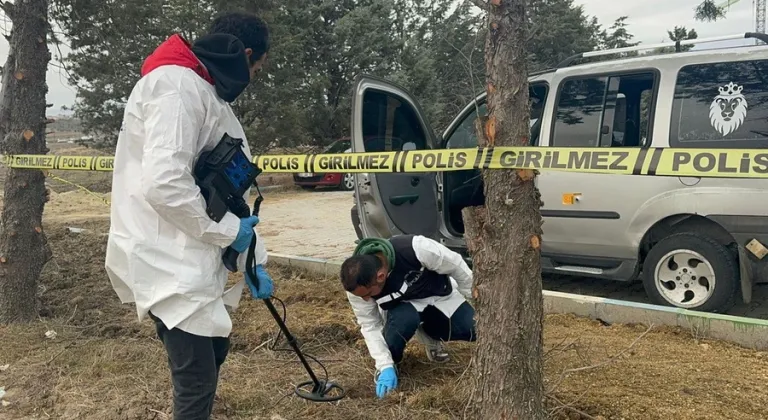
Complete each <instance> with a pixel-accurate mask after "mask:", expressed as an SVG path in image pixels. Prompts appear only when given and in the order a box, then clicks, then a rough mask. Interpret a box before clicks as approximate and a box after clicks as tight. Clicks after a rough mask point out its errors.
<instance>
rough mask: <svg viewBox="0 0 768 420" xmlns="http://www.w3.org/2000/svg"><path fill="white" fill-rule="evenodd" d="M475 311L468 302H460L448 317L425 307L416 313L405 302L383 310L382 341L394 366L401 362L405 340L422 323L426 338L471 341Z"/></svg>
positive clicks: (474, 337) (433, 308)
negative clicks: (385, 311)
mask: <svg viewBox="0 0 768 420" xmlns="http://www.w3.org/2000/svg"><path fill="white" fill-rule="evenodd" d="M474 318H475V309H474V308H473V307H472V305H470V304H469V302H464V303H462V304H461V306H459V308H458V309H457V310H456V312H454V313H453V315H452V316H451V317H450V318H448V317H446V316H445V314H443V313H442V312H440V310H439V309H437V308H436V307H434V306H427V307H426V308H425V309H424V311H423V312H421V313H419V312H417V311H416V308H414V307H413V305H411V304H410V303H408V302H402V303H400V304H398V305H397V306H395V307H393V308H392V309H390V310H388V311H387V321H386V324H385V325H384V340H385V341H386V342H387V346H388V347H389V352H390V353H391V354H392V359H393V361H394V362H395V364H399V363H400V362H401V361H402V360H403V353H404V352H405V346H406V344H407V343H408V341H409V340H410V339H411V338H413V336H414V335H415V334H416V330H417V329H418V328H419V325H420V324H421V323H423V324H424V325H423V328H424V332H425V333H427V335H429V336H430V337H432V338H434V339H437V340H442V341H475V339H476V332H475V319H474Z"/></svg>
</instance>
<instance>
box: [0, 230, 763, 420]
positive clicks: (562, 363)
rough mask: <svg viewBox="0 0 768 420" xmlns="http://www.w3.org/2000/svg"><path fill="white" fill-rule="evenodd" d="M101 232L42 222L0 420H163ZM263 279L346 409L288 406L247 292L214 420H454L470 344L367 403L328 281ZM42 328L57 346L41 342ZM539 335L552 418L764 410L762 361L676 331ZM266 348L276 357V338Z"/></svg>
mask: <svg viewBox="0 0 768 420" xmlns="http://www.w3.org/2000/svg"><path fill="white" fill-rule="evenodd" d="M107 223H108V222H107V221H106V220H93V221H90V222H83V221H81V222H80V223H79V224H78V226H79V227H83V228H86V229H88V230H87V231H86V232H84V233H80V234H73V233H68V231H67V230H66V229H65V228H64V226H62V225H61V224H59V223H58V222H55V221H48V222H47V226H46V229H47V234H48V237H49V240H50V241H51V244H52V246H53V247H54V251H55V255H56V259H55V262H52V263H51V264H50V265H49V266H48V267H47V268H46V271H45V273H44V275H43V287H42V288H41V297H42V302H43V307H42V308H41V319H40V320H39V322H36V323H35V324H33V325H30V326H23V327H21V326H15V327H0V342H2V343H3V346H2V352H0V366H3V365H5V364H8V365H9V367H8V369H7V370H4V371H2V372H0V386H4V387H5V389H6V391H7V394H6V396H5V398H4V400H5V401H7V402H8V403H9V405H8V406H7V407H2V406H0V418H3V419H9V420H10V419H43V418H57V419H89V418H94V419H167V418H170V401H171V388H170V381H169V378H168V369H167V367H166V366H167V365H166V362H165V354H164V352H163V349H162V347H161V345H160V343H159V342H158V341H157V339H156V338H155V335H154V330H153V328H152V325H151V324H150V323H149V322H148V321H147V322H144V323H138V322H137V321H136V319H135V313H134V312H133V309H132V306H128V305H121V304H120V303H119V301H118V300H117V298H116V296H115V294H114V292H113V291H112V289H111V287H110V285H109V281H108V279H107V277H106V275H105V273H104V269H103V261H104V249H105V240H106V237H105V236H104V232H106V228H107ZM269 269H270V271H271V272H272V273H273V276H274V277H275V279H276V282H277V292H276V294H277V295H278V296H279V297H281V298H282V299H283V300H284V301H285V303H286V305H287V307H288V321H287V322H288V326H289V328H291V330H292V332H293V333H294V334H295V335H296V336H297V337H298V338H299V339H300V340H301V342H302V345H303V349H304V350H305V351H306V352H308V353H309V354H312V355H313V356H315V357H317V358H319V359H320V360H321V361H322V362H323V363H324V364H325V365H326V367H327V369H328V372H329V375H330V377H331V379H332V380H335V381H338V382H339V383H341V384H342V385H343V386H345V387H346V388H347V390H348V393H349V395H348V398H346V399H344V400H342V401H340V402H338V403H333V404H314V403H308V402H305V401H303V400H300V399H298V398H297V397H295V396H291V395H289V393H290V392H291V390H292V386H293V385H294V384H296V383H298V382H302V381H305V380H307V377H306V374H305V372H304V371H303V369H302V368H301V365H300V364H299V363H298V361H297V359H296V358H295V356H294V355H293V354H292V353H290V352H286V351H273V350H271V347H272V346H273V344H274V343H273V342H272V341H271V340H272V339H273V338H274V337H275V333H276V331H277V327H276V325H275V324H274V321H273V320H272V318H271V317H270V316H269V313H268V312H267V310H266V309H265V308H264V305H263V304H262V303H261V302H256V301H252V300H250V299H249V296H248V294H247V292H246V296H244V300H243V305H242V306H241V307H240V309H239V310H238V311H237V312H235V314H234V316H233V318H234V325H235V330H234V333H233V336H232V350H231V352H230V357H229V358H228V361H227V362H226V364H225V367H224V368H223V370H222V378H221V382H220V388H219V397H218V398H217V402H216V408H215V418H216V419H232V420H239V419H256V418H263V419H270V418H273V416H280V417H282V418H283V419H318V418H335V419H339V420H348V419H366V420H370V419H414V420H419V419H425V420H426V419H429V420H438V419H458V418H465V417H464V414H465V413H464V412H465V407H466V401H467V396H468V393H469V387H468V385H469V379H470V378H469V373H468V372H467V366H468V363H469V361H470V358H471V355H472V348H473V345H470V344H463V343H454V344H451V345H450V347H449V348H450V351H451V352H452V355H453V358H452V361H451V362H449V363H448V364H446V365H432V364H430V363H429V362H428V361H427V360H426V356H425V355H424V353H423V349H422V347H421V346H420V345H419V344H418V343H413V344H409V349H408V352H407V362H406V363H405V365H404V366H403V369H402V373H401V378H400V383H401V386H400V392H399V393H398V394H397V395H393V396H391V397H390V398H388V399H386V400H384V401H378V400H376V399H375V396H374V385H373V382H372V372H373V371H372V369H373V366H372V361H371V360H370V358H369V357H368V354H367V350H366V348H365V345H364V343H363V341H362V339H361V337H360V335H359V332H358V330H357V328H356V325H355V322H354V318H353V315H352V313H351V311H350V309H349V306H348V304H347V302H346V300H345V298H344V295H343V293H342V292H341V291H340V288H339V287H338V285H337V283H336V280H334V279H322V278H316V277H312V276H309V275H307V274H305V273H301V272H292V271H287V270H285V269H281V268H279V267H275V266H270V267H269ZM278 308H280V307H279V304H278ZM49 330H53V331H56V333H57V335H56V337H55V338H53V339H48V338H45V333H46V331H49ZM500 333H503V332H500ZM544 338H545V344H546V351H547V355H546V359H545V367H546V379H547V386H548V387H549V388H553V387H554V388H555V389H554V390H553V391H552V392H551V394H550V395H551V398H550V399H548V408H549V410H550V412H551V414H552V416H553V417H554V418H563V419H565V418H568V419H578V418H603V419H667V418H676V419H718V420H719V419H753V418H760V417H761V416H763V415H764V414H765V407H766V406H768V394H766V393H765V392H764V389H763V388H764V387H763V385H762V384H764V383H765V381H766V380H768V358H767V357H766V355H765V353H760V352H755V351H750V350H746V349H742V348H739V347H736V346H733V345H729V344H725V343H722V342H701V341H696V340H694V339H693V337H691V335H690V333H689V332H686V331H681V330H678V329H669V328H653V329H651V330H650V331H648V327H647V326H644V325H612V326H605V325H603V324H601V323H600V322H594V321H590V320H585V319H579V318H576V317H573V316H549V317H547V318H546V323H545V337H544ZM277 345H278V346H279V347H283V348H287V343H285V342H284V341H282V342H280V343H277ZM315 366H316V365H315ZM585 367H588V368H585ZM316 371H317V372H318V373H319V374H320V375H322V369H320V368H319V367H318V368H317V369H316ZM564 372H565V374H564ZM579 412H581V413H583V414H578V413H579ZM466 415H467V416H466V418H472V413H466ZM274 418H279V417H274Z"/></svg>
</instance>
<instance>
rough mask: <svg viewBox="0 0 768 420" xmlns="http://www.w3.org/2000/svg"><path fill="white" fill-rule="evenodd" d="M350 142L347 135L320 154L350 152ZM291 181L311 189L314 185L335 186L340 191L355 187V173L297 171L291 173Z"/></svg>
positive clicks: (350, 189)
mask: <svg viewBox="0 0 768 420" xmlns="http://www.w3.org/2000/svg"><path fill="white" fill-rule="evenodd" d="M351 151H352V142H351V140H350V139H349V138H348V137H345V138H341V139H339V140H336V141H335V142H333V143H331V144H330V146H328V147H326V148H325V149H323V151H322V152H320V153H321V154H331V153H350V152H351ZM293 183H294V184H295V185H298V186H300V187H301V188H304V189H307V190H311V189H314V188H315V187H328V188H336V189H339V190H341V191H352V190H353V189H355V175H354V174H351V173H349V174H345V173H335V172H334V173H306V172H303V173H298V174H293Z"/></svg>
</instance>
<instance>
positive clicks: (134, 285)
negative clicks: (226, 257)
mask: <svg viewBox="0 0 768 420" xmlns="http://www.w3.org/2000/svg"><path fill="white" fill-rule="evenodd" d="M187 59H188V57H187ZM224 133H228V134H229V135H230V136H232V137H235V138H242V139H243V140H244V141H245V140H246V138H245V133H244V132H243V128H242V126H241V125H240V122H239V121H238V120H237V118H236V117H235V115H234V113H233V112H232V109H231V108H230V105H229V104H228V103H227V102H225V101H223V100H222V99H220V98H219V97H218V96H217V94H216V90H215V87H214V86H213V85H212V84H210V83H208V82H206V81H205V80H204V79H203V78H202V77H200V75H199V74H197V73H196V72H195V71H194V70H192V69H190V68H187V67H184V66H179V65H164V66H162V67H158V68H157V69H155V70H153V71H151V72H149V73H148V74H147V75H145V76H144V77H143V78H142V79H141V80H140V81H139V82H138V83H137V85H136V86H135V88H134V90H133V92H132V93H131V96H130V97H129V98H128V101H127V104H126V108H125V117H124V120H123V126H122V127H121V130H120V135H119V138H118V142H117V151H116V153H115V167H114V173H113V182H112V206H111V226H110V231H109V241H108V244H107V254H106V264H105V266H106V269H107V273H108V275H109V279H110V281H111V283H112V286H113V287H114V289H115V291H116V292H117V295H118V296H119V298H120V300H121V301H122V302H123V303H128V302H135V303H136V310H137V312H138V317H139V321H141V320H143V319H144V318H145V317H146V316H147V312H148V311H150V310H151V311H152V313H153V314H154V315H155V316H157V317H158V318H160V319H161V320H162V321H163V323H164V324H165V325H166V326H167V327H168V329H172V328H174V327H176V328H179V329H181V330H183V331H186V332H188V333H191V334H196V335H201V336H206V337H225V336H228V335H229V334H230V332H231V330H232V321H231V319H230V317H229V313H228V311H227V308H226V307H225V305H226V306H228V307H230V308H232V309H235V308H237V306H238V303H239V299H240V296H241V295H242V290H243V286H244V284H245V283H244V281H243V280H241V281H240V282H238V283H237V284H236V285H235V286H234V287H232V288H230V289H228V290H225V286H226V282H227V276H228V271H227V269H226V268H225V267H224V265H223V263H222V258H221V257H222V255H223V252H224V249H225V248H226V247H227V246H229V245H230V244H231V243H232V242H233V241H234V240H235V238H236V237H237V233H238V230H239V227H240V219H239V218H238V217H237V216H235V215H234V214H232V213H227V215H226V216H225V217H224V218H223V219H222V220H221V221H220V222H219V223H216V222H214V221H213V220H211V219H210V218H209V217H208V215H207V214H206V211H205V208H206V206H205V200H204V199H203V197H202V195H201V193H200V189H199V188H198V187H197V185H196V184H195V181H194V179H193V177H192V171H193V168H194V164H195V163H196V161H197V158H198V157H199V156H200V154H201V153H202V152H203V151H206V150H210V149H213V147H214V146H215V145H216V144H217V143H218V142H219V141H220V139H221V137H222V136H223V135H224ZM244 151H245V154H246V155H247V156H248V157H249V158H250V157H251V155H250V149H249V148H248V143H247V141H245V148H244ZM249 192H250V191H249ZM249 192H248V193H246V196H245V197H246V200H247V201H248V204H249V206H252V205H253V203H252V200H249V199H248V197H249ZM254 231H255V229H254ZM254 234H256V233H254ZM256 235H257V234H256ZM257 239H258V246H257V248H256V260H255V264H265V263H266V261H267V252H266V248H265V247H264V242H263V241H262V239H261V238H260V237H258V235H257ZM245 257H246V253H243V254H241V255H240V258H239V260H238V265H239V273H238V274H237V275H238V276H242V273H244V269H245Z"/></svg>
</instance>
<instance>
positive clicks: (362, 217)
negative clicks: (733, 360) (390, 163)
mask: <svg viewBox="0 0 768 420" xmlns="http://www.w3.org/2000/svg"><path fill="white" fill-rule="evenodd" d="M735 38H758V39H761V40H762V41H764V42H768V37H766V35H764V34H743V35H739V36H731V37H720V38H711V39H702V40H692V41H684V42H682V43H680V44H677V45H678V46H680V45H685V44H694V43H696V44H698V43H704V42H711V41H721V40H728V39H735ZM675 45H676V44H674V43H672V44H659V45H649V46H641V47H630V48H626V49H619V50H612V51H601V52H590V53H585V54H581V55H579V56H578V57H574V59H577V58H582V57H592V56H599V55H605V54H616V53H624V52H628V51H635V50H641V49H654V48H659V47H665V46H675ZM571 61H573V60H568V62H566V63H563V64H562V65H560V66H558V67H557V68H555V69H552V70H548V71H544V72H540V73H537V74H532V75H531V76H530V79H529V82H530V97H531V100H532V107H531V108H532V109H531V114H532V115H531V145H532V146H536V147H542V148H544V147H611V148H617V147H618V148H621V147H628V148H641V149H647V148H649V147H655V148H659V147H664V148H666V147H670V148H675V147H677V148H765V147H767V146H768V47H766V46H746V47H738V48H727V49H716V50H704V51H688V52H680V53H672V54H661V55H641V56H638V57H633V58H622V59H617V60H609V61H602V62H597V63H588V64H580V65H570V62H571ZM478 111H479V112H481V113H485V112H486V111H485V94H481V95H479V96H477V98H476V100H475V101H474V102H472V103H470V104H468V105H467V106H466V108H465V109H464V110H463V111H461V112H460V113H459V114H458V115H457V116H456V118H455V120H454V121H453V123H451V125H450V126H449V127H448V129H447V130H445V132H444V133H443V134H442V135H435V134H434V133H433V131H432V129H431V127H430V126H429V123H428V122H427V121H426V120H425V118H424V116H423V115H424V114H423V113H422V112H421V109H420V107H419V104H418V103H417V101H416V100H415V99H414V98H413V97H412V96H411V95H410V94H409V93H408V92H406V91H405V90H404V89H402V88H400V87H398V86H396V85H394V84H392V83H389V82H387V81H384V80H381V79H378V78H374V77H370V76H361V77H359V78H358V80H357V83H356V88H355V92H354V98H353V108H352V150H353V151H354V152H377V151H391V150H394V151H398V150H403V149H402V148H403V147H404V146H405V145H407V146H408V147H409V148H415V149H420V150H421V149H441V148H468V147H469V148H472V147H476V146H477V142H476V135H475V132H474V120H475V118H476V115H477V112H478ZM368 137H379V138H382V139H385V141H381V142H368V143H365V144H364V142H363V139H364V138H368ZM651 155H652V154H649V155H648V156H647V157H646V158H647V160H646V161H650V162H652V161H653V159H655V158H657V157H656V156H651ZM355 184H356V185H355V202H356V207H357V209H358V211H357V212H358V213H359V215H358V216H359V221H360V226H359V227H360V232H361V235H362V236H363V237H384V238H386V237H390V236H392V235H397V234H403V233H410V234H421V235H425V236H428V237H431V238H434V239H437V240H440V241H442V243H444V244H446V245H447V246H449V247H450V248H452V249H455V250H457V251H460V252H463V253H464V254H465V255H466V245H465V242H464V239H463V233H464V224H463V221H462V217H461V209H462V208H464V207H467V206H477V205H482V204H483V202H484V196H483V186H482V180H481V178H480V173H479V172H478V171H473V170H468V171H458V172H443V173H386V174H378V173H377V174H373V173H368V174H356V183H355ZM537 186H538V189H539V190H540V192H541V195H542V200H543V201H544V206H543V208H542V209H541V213H542V216H543V218H544V225H543V230H544V234H543V238H542V239H543V240H542V266H543V269H544V271H545V272H547V273H561V274H570V275H577V276H587V277H593V278H604V279H611V280H618V281H633V280H636V279H638V278H641V279H642V281H643V283H644V285H645V290H646V292H647V293H648V295H649V297H650V298H651V300H652V301H653V302H655V303H658V304H663V305H670V306H676V307H679V308H687V309H695V310H702V311H713V312H722V311H726V310H728V309H729V308H730V307H731V306H732V305H733V304H734V303H735V302H736V299H741V300H743V301H746V302H749V301H750V299H751V290H752V285H753V283H755V282H756V281H760V280H766V281H768V279H766V277H768V276H766V267H767V265H766V264H765V261H766V260H768V258H763V252H768V250H766V248H765V246H768V180H763V179H733V178H731V179H728V178H694V177H680V178H677V177H653V176H631V175H607V174H590V173H569V172H558V171H543V172H542V173H541V175H539V176H538V177H537ZM354 217H355V215H353V218H354ZM764 245H765V246H764Z"/></svg>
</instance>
